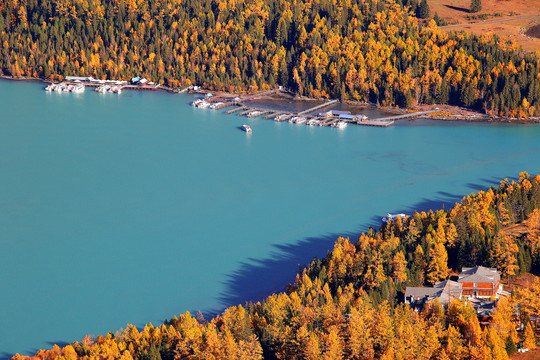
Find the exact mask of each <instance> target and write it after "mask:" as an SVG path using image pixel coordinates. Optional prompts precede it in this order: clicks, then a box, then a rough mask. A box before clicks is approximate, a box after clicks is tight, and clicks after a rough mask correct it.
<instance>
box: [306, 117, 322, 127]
mask: <svg viewBox="0 0 540 360" xmlns="http://www.w3.org/2000/svg"><path fill="white" fill-rule="evenodd" d="M320 122H321V121H320V120H317V119H309V120H308V122H307V123H306V124H307V125H309V126H315V125H319V124H320Z"/></svg>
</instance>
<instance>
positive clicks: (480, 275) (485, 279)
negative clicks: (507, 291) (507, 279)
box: [458, 266, 501, 283]
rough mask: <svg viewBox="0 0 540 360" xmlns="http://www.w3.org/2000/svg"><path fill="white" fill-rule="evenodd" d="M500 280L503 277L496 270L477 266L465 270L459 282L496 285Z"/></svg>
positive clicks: (460, 275)
mask: <svg viewBox="0 0 540 360" xmlns="http://www.w3.org/2000/svg"><path fill="white" fill-rule="evenodd" d="M500 279H501V275H500V273H499V272H498V271H497V269H496V268H486V267H483V266H475V267H472V268H463V270H462V271H461V274H459V279H458V282H461V283H462V282H472V283H496V282H498V281H499V280H500Z"/></svg>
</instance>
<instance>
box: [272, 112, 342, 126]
mask: <svg viewBox="0 0 540 360" xmlns="http://www.w3.org/2000/svg"><path fill="white" fill-rule="evenodd" d="M289 116H290V115H287V114H281V115H278V116H276V117H275V118H274V121H284V120H286V119H287V118H288V117H289ZM288 121H289V123H291V124H298V125H309V126H323V125H324V122H323V121H322V120H319V119H317V118H312V119H307V118H305V117H303V116H293V117H291V118H289V120H288ZM330 126H331V127H335V128H339V129H343V128H344V127H347V122H345V121H336V122H334V123H332V124H331V125H330Z"/></svg>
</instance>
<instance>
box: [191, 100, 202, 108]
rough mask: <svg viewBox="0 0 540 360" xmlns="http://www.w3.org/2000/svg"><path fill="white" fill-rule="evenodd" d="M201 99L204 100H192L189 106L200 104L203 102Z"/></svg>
mask: <svg viewBox="0 0 540 360" xmlns="http://www.w3.org/2000/svg"><path fill="white" fill-rule="evenodd" d="M203 101H204V100H202V99H197V100H195V101H193V102H192V103H191V106H195V107H199V104H200V103H201V102H203Z"/></svg>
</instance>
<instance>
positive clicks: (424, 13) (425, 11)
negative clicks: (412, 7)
mask: <svg viewBox="0 0 540 360" xmlns="http://www.w3.org/2000/svg"><path fill="white" fill-rule="evenodd" d="M416 16H417V17H418V18H420V19H428V18H429V16H430V10H429V4H428V3H427V0H422V1H421V2H420V4H419V5H418V8H416Z"/></svg>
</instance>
